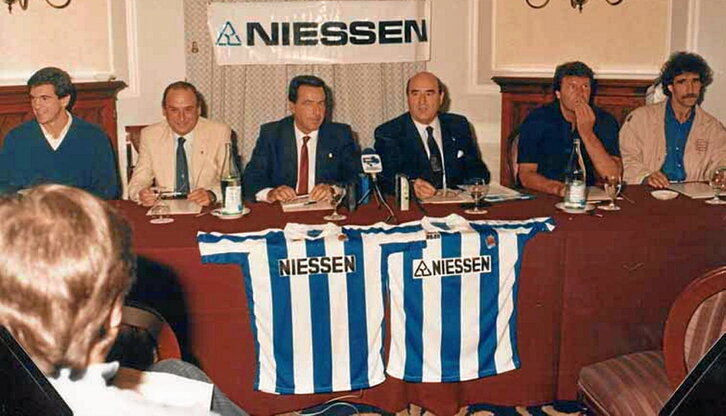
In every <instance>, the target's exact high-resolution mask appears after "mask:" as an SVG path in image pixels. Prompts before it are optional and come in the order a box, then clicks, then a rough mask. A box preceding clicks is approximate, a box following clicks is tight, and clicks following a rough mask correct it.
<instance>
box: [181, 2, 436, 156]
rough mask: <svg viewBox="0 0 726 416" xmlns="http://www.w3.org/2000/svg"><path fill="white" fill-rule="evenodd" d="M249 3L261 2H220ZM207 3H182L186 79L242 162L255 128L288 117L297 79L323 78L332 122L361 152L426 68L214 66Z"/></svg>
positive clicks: (395, 112) (396, 112)
mask: <svg viewBox="0 0 726 416" xmlns="http://www.w3.org/2000/svg"><path fill="white" fill-rule="evenodd" d="M218 1H219V0H218ZM253 1H261V0H246V1H245V0H221V2H226V3H244V2H253ZM265 1H270V0H265ZM207 5H208V2H207V1H203V0H184V20H185V25H186V59H187V77H188V81H189V82H191V83H192V84H194V85H195V86H196V87H197V88H198V89H199V90H200V91H201V92H202V94H204V97H205V101H206V103H207V108H208V117H209V118H211V119H214V120H218V121H221V122H224V123H227V124H229V125H230V127H232V130H234V131H235V132H236V133H237V138H238V145H237V147H238V151H239V152H240V154H241V159H242V162H243V164H244V163H246V162H247V161H248V160H249V157H250V155H251V154H252V149H253V148H254V146H255V142H256V140H257V136H258V134H259V128H260V125H262V124H263V123H266V122H269V121H274V120H278V119H280V118H283V117H284V116H286V115H288V114H289V111H288V105H287V86H288V83H289V82H290V80H291V79H292V78H293V77H295V76H296V75H301V74H311V75H316V76H318V77H320V78H322V79H323V80H325V83H326V84H328V85H329V86H330V88H331V90H332V92H333V113H332V119H333V120H334V121H337V122H341V123H347V124H350V125H351V127H352V129H353V132H354V134H355V135H356V137H357V139H358V144H359V145H360V146H361V148H365V147H370V146H372V145H373V131H374V130H375V128H376V126H378V125H379V124H381V123H383V122H385V121H387V120H389V119H392V118H394V117H396V116H398V115H399V114H401V113H402V112H404V111H406V108H407V107H406V94H405V91H404V90H405V83H406V80H407V79H408V78H409V77H411V76H412V75H413V74H415V73H416V72H419V71H422V70H424V69H425V64H424V62H410V63H393V64H391V63H388V64H345V65H235V66H231V65H230V66H219V65H216V64H215V62H214V52H213V50H212V40H211V39H210V36H209V31H208V29H207Z"/></svg>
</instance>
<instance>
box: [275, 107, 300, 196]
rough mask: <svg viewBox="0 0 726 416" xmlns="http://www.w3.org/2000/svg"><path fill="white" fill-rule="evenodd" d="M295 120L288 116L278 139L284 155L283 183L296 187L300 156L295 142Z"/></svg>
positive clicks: (281, 152)
mask: <svg viewBox="0 0 726 416" xmlns="http://www.w3.org/2000/svg"><path fill="white" fill-rule="evenodd" d="M294 123H295V121H294V120H293V118H292V117H287V118H286V119H285V121H284V122H283V123H282V128H281V129H280V130H281V131H280V136H281V137H280V138H279V140H278V143H279V146H280V154H281V155H282V162H283V163H282V172H281V175H282V178H281V179H282V183H285V184H286V185H289V186H291V187H293V188H294V187H295V185H296V184H297V171H298V166H297V164H298V156H297V145H296V144H295V127H294Z"/></svg>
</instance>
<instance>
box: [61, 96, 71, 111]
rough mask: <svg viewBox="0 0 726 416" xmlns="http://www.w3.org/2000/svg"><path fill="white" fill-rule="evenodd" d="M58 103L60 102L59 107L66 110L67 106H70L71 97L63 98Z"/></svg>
mask: <svg viewBox="0 0 726 416" xmlns="http://www.w3.org/2000/svg"><path fill="white" fill-rule="evenodd" d="M60 102H61V105H62V106H63V108H65V109H68V104H70V102H71V95H70V94H68V95H66V96H65V97H63V98H61V99H60Z"/></svg>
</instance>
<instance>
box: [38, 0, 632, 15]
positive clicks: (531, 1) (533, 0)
mask: <svg viewBox="0 0 726 416" xmlns="http://www.w3.org/2000/svg"><path fill="white" fill-rule="evenodd" d="M26 1H27V0H26ZM524 1H526V2H527V6H529V7H531V8H533V9H541V8H543V7H545V6H546V5H547V3H549V2H550V0H524ZM605 1H606V2H608V4H609V5H611V6H615V5H617V4H620V3H622V2H623V0H605ZM585 3H587V0H570V5H571V6H572V8H573V9H579V10H580V13H582V6H583V5H584V4H585Z"/></svg>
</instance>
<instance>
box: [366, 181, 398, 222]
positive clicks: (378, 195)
mask: <svg viewBox="0 0 726 416" xmlns="http://www.w3.org/2000/svg"><path fill="white" fill-rule="evenodd" d="M369 176H370V178H371V187H370V188H368V190H367V191H366V193H364V194H363V196H362V197H360V199H359V200H358V205H360V204H361V203H363V200H364V199H366V198H367V197H368V196H370V194H371V192H373V197H374V198H375V200H376V205H377V207H378V209H381V204H382V205H383V206H384V207H386V210H388V217H386V219H385V221H384V222H386V223H387V222H389V221H391V219H393V222H394V223H395V224H398V218H397V217H396V214H395V213H394V212H393V209H392V208H391V206H390V205H388V202H386V198H384V197H383V193H382V192H381V188H380V187H379V186H378V177H377V176H376V174H375V173H370V174H369Z"/></svg>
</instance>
